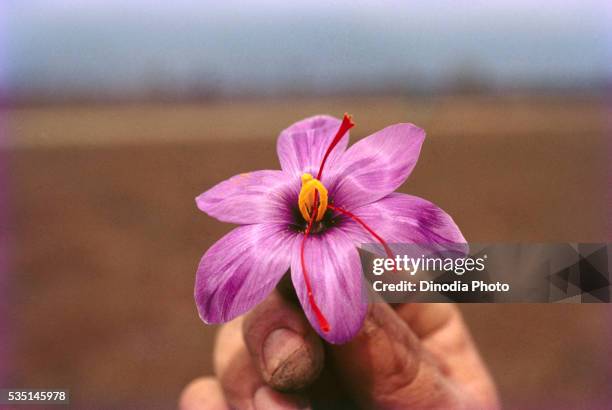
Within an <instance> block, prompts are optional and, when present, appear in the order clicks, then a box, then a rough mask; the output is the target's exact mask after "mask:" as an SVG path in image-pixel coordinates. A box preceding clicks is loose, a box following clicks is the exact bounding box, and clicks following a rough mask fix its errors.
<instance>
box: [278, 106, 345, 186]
mask: <svg viewBox="0 0 612 410" xmlns="http://www.w3.org/2000/svg"><path fill="white" fill-rule="evenodd" d="M341 123H342V121H340V120H339V119H337V118H334V117H330V116H328V115H317V116H315V117H310V118H306V119H304V120H302V121H299V122H296V123H295V124H293V125H292V126H290V127H289V128H287V129H285V130H284V131H283V132H281V134H280V136H279V137H278V142H277V144H276V150H277V152H278V159H279V160H280V164H281V168H282V169H283V171H285V172H287V173H289V174H291V175H294V176H298V177H299V176H301V175H302V174H303V173H305V172H309V173H311V174H313V175H315V176H316V174H317V172H318V171H319V167H320V166H321V161H322V160H323V156H324V155H325V152H326V151H327V148H328V147H329V145H330V144H331V142H332V141H333V139H334V137H335V136H336V132H337V131H338V128H339V127H340V124H341ZM348 140H349V136H348V133H346V135H345V136H344V137H342V139H341V140H340V142H338V145H337V146H336V147H335V148H334V150H333V151H332V152H331V154H330V155H329V157H328V159H327V163H326V164H325V168H326V169H330V168H333V166H334V164H335V163H337V162H338V160H339V158H340V157H341V156H342V153H343V152H344V151H345V150H346V146H347V145H348ZM324 175H325V174H324Z"/></svg>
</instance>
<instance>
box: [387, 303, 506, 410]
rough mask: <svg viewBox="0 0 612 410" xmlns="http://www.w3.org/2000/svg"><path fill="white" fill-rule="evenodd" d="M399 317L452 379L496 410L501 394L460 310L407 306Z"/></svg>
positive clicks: (448, 306)
mask: <svg viewBox="0 0 612 410" xmlns="http://www.w3.org/2000/svg"><path fill="white" fill-rule="evenodd" d="M396 311H397V312H398V315H399V316H400V317H401V318H402V319H403V320H404V321H405V322H406V323H407V324H408V325H409V326H410V328H411V329H413V330H414V331H415V333H416V334H417V335H418V336H419V338H420V339H421V343H422V344H423V346H424V347H425V348H426V349H427V350H428V351H430V352H431V353H432V355H433V356H434V357H435V358H436V359H437V360H438V361H439V362H440V363H442V364H443V368H444V369H445V370H446V373H447V375H448V377H449V378H450V379H452V380H454V381H455V382H457V383H458V384H459V385H461V386H463V387H464V388H466V389H467V390H468V391H469V392H470V393H472V395H473V396H474V397H477V398H478V399H479V401H480V403H482V404H483V405H484V406H485V408H496V407H497V403H498V398H497V392H496V388H495V384H494V383H493V379H492V377H491V375H490V374H489V371H488V369H487V367H486V366H485V364H484V362H483V361H482V359H481V357H480V354H479V353H478V349H477V348H476V345H475V344H474V341H473V339H472V337H471V335H470V332H469V329H468V327H467V325H466V324H465V322H464V320H463V317H462V315H461V312H460V310H459V308H458V307H457V306H456V305H454V304H450V303H422V304H405V305H402V306H400V307H398V308H397V309H396Z"/></svg>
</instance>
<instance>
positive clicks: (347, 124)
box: [317, 113, 355, 181]
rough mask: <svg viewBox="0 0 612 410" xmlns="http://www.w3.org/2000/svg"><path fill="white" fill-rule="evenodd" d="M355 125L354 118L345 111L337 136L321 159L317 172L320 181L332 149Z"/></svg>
mask: <svg viewBox="0 0 612 410" xmlns="http://www.w3.org/2000/svg"><path fill="white" fill-rule="evenodd" d="M354 126H355V123H354V122H353V118H352V117H351V116H350V115H348V114H347V113H344V117H343V118H342V124H340V128H338V132H336V136H335V137H334V139H333V140H332V142H331V144H329V147H327V151H325V155H324V156H323V161H321V166H320V167H319V173H318V174H317V179H318V180H319V181H320V180H321V175H322V174H323V167H324V166H325V162H326V161H327V157H329V154H331V152H332V150H333V149H334V148H335V147H336V145H338V143H339V142H340V140H341V139H342V137H344V134H346V133H347V132H348V130H350V129H351V128H353V127H354Z"/></svg>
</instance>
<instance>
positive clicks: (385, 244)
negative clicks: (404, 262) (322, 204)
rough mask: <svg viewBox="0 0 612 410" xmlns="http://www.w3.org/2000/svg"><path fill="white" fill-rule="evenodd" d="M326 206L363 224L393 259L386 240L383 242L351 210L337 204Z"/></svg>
mask: <svg viewBox="0 0 612 410" xmlns="http://www.w3.org/2000/svg"><path fill="white" fill-rule="evenodd" d="M327 207H328V208H329V209H331V210H332V211H337V212H340V213H341V214H343V215H346V216H348V217H349V218H351V219H352V220H353V221H355V222H357V223H359V224H360V225H361V226H363V227H364V229H365V230H366V231H368V232H369V233H370V235H372V236H373V237H374V238H376V240H377V241H378V242H380V243H381V245H382V246H383V248H385V252H386V253H387V256H388V257H389V258H391V259H393V258H394V256H393V251H391V248H390V247H389V245H387V242H385V241H384V239H383V238H381V237H380V236H379V235H378V234H377V233H376V232H374V230H373V229H372V228H370V227H369V226H368V225H366V223H365V222H363V221H362V220H361V218H359V217H358V216H357V215H355V214H353V213H351V212H349V211H347V210H346V209H342V208H340V207H337V206H333V205H327Z"/></svg>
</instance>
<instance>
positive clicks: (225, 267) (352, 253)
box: [195, 114, 465, 344]
mask: <svg viewBox="0 0 612 410" xmlns="http://www.w3.org/2000/svg"><path fill="white" fill-rule="evenodd" d="M353 125H354V124H353V122H352V120H351V118H350V116H348V115H346V114H345V116H344V118H343V119H342V120H339V119H337V118H334V117H330V116H325V115H320V116H315V117H311V118H306V119H304V120H302V121H299V122H297V123H295V124H293V125H291V126H290V127H289V128H287V129H285V130H284V131H283V132H281V134H280V136H279V138H278V142H277V152H278V157H279V160H280V165H281V170H264V171H254V172H249V173H244V174H239V175H236V176H234V177H232V178H230V179H228V180H225V181H223V182H221V183H219V184H217V185H216V186H214V187H212V188H211V189H209V190H208V191H206V192H204V193H203V194H201V195H199V196H198V197H197V198H196V203H197V206H198V208H199V209H200V210H202V211H204V212H205V213H207V214H208V215H210V216H211V217H213V218H217V219H218V220H220V221H222V222H228V223H233V224H239V225H241V226H239V227H237V228H235V229H234V230H232V231H231V232H229V233H228V234H227V235H225V236H224V237H223V238H221V239H220V240H219V241H217V242H216V243H215V244H214V245H212V246H211V247H210V249H208V251H207V252H206V253H205V254H204V256H203V257H202V260H201V261H200V264H199V266H198V270H197V273H196V284H195V300H196V305H197V307H198V312H199V315H200V317H201V318H202V320H203V321H204V322H206V323H223V322H227V321H229V320H231V319H233V318H235V317H237V316H239V315H241V314H243V313H245V312H247V311H248V310H250V309H251V308H253V307H254V306H255V305H256V304H258V303H259V302H261V301H262V300H263V299H264V298H265V297H266V296H267V295H268V294H269V293H270V292H271V291H272V290H273V289H274V288H275V286H276V285H277V283H278V282H279V280H280V279H281V278H282V277H283V275H284V274H285V273H287V271H288V270H290V271H291V280H292V282H293V286H294V288H295V291H296V294H297V297H298V299H299V300H300V303H301V305H302V308H303V310H304V313H305V315H306V317H307V318H308V320H309V321H310V323H311V325H312V326H313V328H314V329H315V330H316V331H317V332H318V333H319V335H321V337H323V338H324V339H325V340H327V341H328V342H330V343H336V344H339V343H345V342H347V341H349V340H350V339H351V338H352V337H353V336H354V335H355V334H356V333H357V332H358V331H359V329H360V328H361V325H362V324H363V320H364V318H365V314H366V311H367V296H366V293H365V292H364V291H363V279H362V266H361V261H360V257H359V253H358V247H359V246H360V244H363V243H373V242H379V243H380V244H382V245H383V247H384V249H385V251H386V253H387V254H388V255H389V256H392V250H391V248H390V247H389V246H388V245H387V244H388V243H464V242H465V239H464V238H463V235H462V234H461V232H460V230H459V228H458V227H457V225H456V224H455V223H454V221H453V220H452V218H451V217H450V216H449V215H448V214H446V213H445V212H444V211H443V210H441V209H440V208H438V207H437V206H436V205H434V204H433V203H431V202H429V201H426V200H424V199H421V198H418V197H416V196H411V195H406V194H400V193H395V192H394V191H395V190H396V189H397V188H398V187H399V186H400V185H401V184H402V183H403V182H404V181H405V180H406V178H407V177H408V176H409V175H410V173H411V171H412V169H413V168H414V166H415V164H416V162H417V159H418V157H419V153H420V150H421V145H422V143H423V140H424V139H425V132H424V131H423V130H422V129H421V128H418V127H416V126H415V125H412V124H408V123H404V124H395V125H391V126H389V127H387V128H384V129H383V130H381V131H378V132H376V133H374V134H372V135H370V136H369V137H367V138H364V139H363V140H361V141H359V142H357V143H356V144H354V145H353V146H351V147H350V148H348V149H347V145H348V140H349V136H348V131H349V129H350V128H352V127H353Z"/></svg>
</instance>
